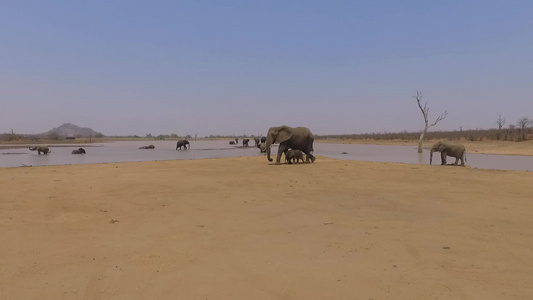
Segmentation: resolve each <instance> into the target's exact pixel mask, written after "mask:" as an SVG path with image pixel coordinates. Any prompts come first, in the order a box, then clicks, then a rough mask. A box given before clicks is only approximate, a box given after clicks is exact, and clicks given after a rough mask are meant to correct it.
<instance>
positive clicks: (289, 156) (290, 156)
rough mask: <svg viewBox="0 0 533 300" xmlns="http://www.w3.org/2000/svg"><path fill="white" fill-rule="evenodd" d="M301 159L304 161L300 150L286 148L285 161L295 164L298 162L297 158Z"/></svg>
mask: <svg viewBox="0 0 533 300" xmlns="http://www.w3.org/2000/svg"><path fill="white" fill-rule="evenodd" d="M300 159H301V160H302V162H305V161H304V153H303V152H302V151H301V150H298V149H296V150H293V149H291V150H288V151H287V152H286V153H285V161H286V162H287V163H289V164H292V163H295V164H297V163H298V162H299V160H300Z"/></svg>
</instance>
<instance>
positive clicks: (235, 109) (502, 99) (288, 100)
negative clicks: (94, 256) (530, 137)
mask: <svg viewBox="0 0 533 300" xmlns="http://www.w3.org/2000/svg"><path fill="white" fill-rule="evenodd" d="M532 15H533V1H530V0H527V1H512V0H508V1H501V0H500V1H490V0H480V1H468V0H460V1H454V0H447V1H427V0H420V1H397V0H389V1H379V0H372V1H371V0H368V1H355V0H353V1H309V0H307V1H303V0H302V1H290V0H285V1H274V0H265V1H253V0H246V1H244V0H243V1H209V0H202V1H198V0H194V1H174V0H172V1H171V0H169V1H132V0H128V1H107V0H106V1H98V0H92V1H41V0H35V1H24V0H13V1H11V0H7V1H6V0H3V1H0V132H10V131H11V129H13V130H14V131H15V132H16V133H40V132H44V131H48V130H50V129H52V128H54V127H58V126H59V125H61V124H63V123H65V122H70V123H73V124H76V125H78V126H82V127H90V128H92V129H94V130H96V131H99V132H102V133H104V134H106V135H130V134H137V135H143V136H144V135H146V134H148V133H151V134H153V135H158V134H170V133H177V134H178V135H185V134H187V133H188V134H191V135H193V134H195V133H198V134H199V136H204V135H209V134H233V133H235V134H249V135H252V134H253V135H258V134H266V131H267V130H268V128H269V127H271V126H278V125H282V124H286V125H290V126H307V127H309V128H310V129H311V130H312V131H313V132H314V133H316V134H336V133H339V134H340V133H363V132H398V131H403V130H408V131H418V130H420V129H421V128H422V126H423V120H422V117H421V113H420V111H419V109H418V107H417V105H416V102H415V100H414V99H413V98H412V96H413V95H415V94H416V91H417V90H418V91H421V92H422V94H423V100H424V101H427V102H428V105H429V106H430V108H431V109H430V115H431V119H434V118H436V117H437V115H438V114H440V113H442V112H444V110H447V111H448V117H447V118H446V119H445V120H444V121H442V122H441V123H439V125H438V126H437V127H435V129H436V130H458V129H459V126H462V127H463V129H473V128H492V127H494V126H495V125H494V122H495V120H496V118H497V115H498V114H502V115H503V117H504V118H505V119H506V120H507V124H510V123H513V124H515V123H516V121H517V119H518V118H520V117H529V118H533V17H532ZM506 126H507V125H506Z"/></svg>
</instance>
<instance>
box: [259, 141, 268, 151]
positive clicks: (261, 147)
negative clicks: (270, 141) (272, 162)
mask: <svg viewBox="0 0 533 300" xmlns="http://www.w3.org/2000/svg"><path fill="white" fill-rule="evenodd" d="M258 148H259V149H260V150H261V153H265V152H266V151H267V148H266V144H265V143H263V144H259V147H258Z"/></svg>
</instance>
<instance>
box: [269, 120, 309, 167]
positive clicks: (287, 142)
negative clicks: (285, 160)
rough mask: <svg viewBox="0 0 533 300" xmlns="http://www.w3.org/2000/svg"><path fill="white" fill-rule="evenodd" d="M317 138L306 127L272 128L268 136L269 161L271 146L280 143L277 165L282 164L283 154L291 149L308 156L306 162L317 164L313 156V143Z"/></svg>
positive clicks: (283, 126) (284, 126)
mask: <svg viewBox="0 0 533 300" xmlns="http://www.w3.org/2000/svg"><path fill="white" fill-rule="evenodd" d="M314 140H315V137H314V136H313V134H312V133H311V130H309V128H306V127H289V126H286V125H282V126H279V127H270V129H268V134H267V136H266V144H265V147H266V153H267V159H268V160H269V161H272V158H270V146H272V144H276V143H279V147H278V156H277V157H276V164H277V165H278V164H280V160H281V154H282V153H286V152H287V150H289V149H294V150H301V151H302V152H303V153H305V155H306V159H305V162H306V163H309V160H311V162H315V157H314V156H313V155H312V154H311V152H313V142H314Z"/></svg>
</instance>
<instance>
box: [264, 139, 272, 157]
mask: <svg viewBox="0 0 533 300" xmlns="http://www.w3.org/2000/svg"><path fill="white" fill-rule="evenodd" d="M270 146H272V137H271V136H268V138H267V140H266V145H265V148H266V153H267V159H268V161H272V160H273V159H272V158H271V157H270Z"/></svg>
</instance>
